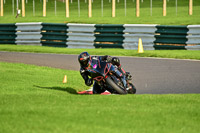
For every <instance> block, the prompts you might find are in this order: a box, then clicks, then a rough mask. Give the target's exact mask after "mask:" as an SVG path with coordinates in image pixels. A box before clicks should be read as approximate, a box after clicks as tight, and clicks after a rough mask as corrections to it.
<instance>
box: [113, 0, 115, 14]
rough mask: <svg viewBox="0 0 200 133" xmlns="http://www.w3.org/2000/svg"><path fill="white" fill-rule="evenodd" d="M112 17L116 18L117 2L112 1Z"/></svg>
mask: <svg viewBox="0 0 200 133" xmlns="http://www.w3.org/2000/svg"><path fill="white" fill-rule="evenodd" d="M112 17H115V0H112Z"/></svg>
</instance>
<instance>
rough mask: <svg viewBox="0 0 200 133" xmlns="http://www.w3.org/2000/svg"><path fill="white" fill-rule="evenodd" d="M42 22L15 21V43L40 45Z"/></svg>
mask: <svg viewBox="0 0 200 133" xmlns="http://www.w3.org/2000/svg"><path fill="white" fill-rule="evenodd" d="M41 24H42V23H16V26H17V28H16V31H17V32H16V35H17V37H16V44H17V45H39V46H40V45H41V42H40V39H41V37H42V35H41V29H42V25H41Z"/></svg>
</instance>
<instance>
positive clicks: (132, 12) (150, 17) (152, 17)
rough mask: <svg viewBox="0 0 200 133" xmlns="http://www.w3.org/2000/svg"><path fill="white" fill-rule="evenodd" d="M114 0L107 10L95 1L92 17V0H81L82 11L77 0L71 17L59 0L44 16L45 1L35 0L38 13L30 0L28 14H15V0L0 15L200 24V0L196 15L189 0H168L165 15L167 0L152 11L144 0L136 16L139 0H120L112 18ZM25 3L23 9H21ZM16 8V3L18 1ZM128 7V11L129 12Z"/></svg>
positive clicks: (7, 18)
mask: <svg viewBox="0 0 200 133" xmlns="http://www.w3.org/2000/svg"><path fill="white" fill-rule="evenodd" d="M109 1H110V0H104V1H103V2H104V3H103V14H102V6H101V5H102V4H101V0H94V1H93V3H92V8H93V9H92V17H91V18H88V2H87V3H85V0H80V13H79V11H78V0H73V2H72V3H71V0H70V6H69V15H70V17H69V18H66V16H65V3H63V2H62V0H57V7H56V13H55V0H49V1H48V2H47V15H46V17H43V3H42V1H41V0H35V14H33V2H32V1H28V3H26V16H25V17H21V15H20V16H19V17H18V18H15V16H16V11H15V13H14V15H13V10H12V0H9V1H8V0H7V1H6V3H5V4H4V16H3V17H0V23H19V22H48V23H49V22H51V23H94V24H163V25H188V24H200V14H199V12H200V1H199V0H194V1H193V15H189V13H188V10H189V9H188V7H189V0H183V1H181V2H179V1H178V4H177V5H178V6H177V8H176V3H175V0H170V1H168V0H167V16H165V17H164V16H163V14H162V12H163V1H162V0H153V3H152V11H151V8H150V0H143V2H141V3H140V17H136V0H134V1H133V0H126V1H127V3H126V10H125V2H124V0H119V2H118V0H116V17H115V18H112V3H111V2H109ZM21 5H22V4H21V3H20V4H19V9H21ZM15 9H16V5H15ZM125 11H126V12H125Z"/></svg>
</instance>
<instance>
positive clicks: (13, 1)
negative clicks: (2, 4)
mask: <svg viewBox="0 0 200 133" xmlns="http://www.w3.org/2000/svg"><path fill="white" fill-rule="evenodd" d="M12 9H13V15H15V0H12Z"/></svg>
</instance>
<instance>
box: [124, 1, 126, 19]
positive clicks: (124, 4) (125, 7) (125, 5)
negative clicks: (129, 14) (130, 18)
mask: <svg viewBox="0 0 200 133" xmlns="http://www.w3.org/2000/svg"><path fill="white" fill-rule="evenodd" d="M124 9H125V11H124V12H125V16H126V0H124Z"/></svg>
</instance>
